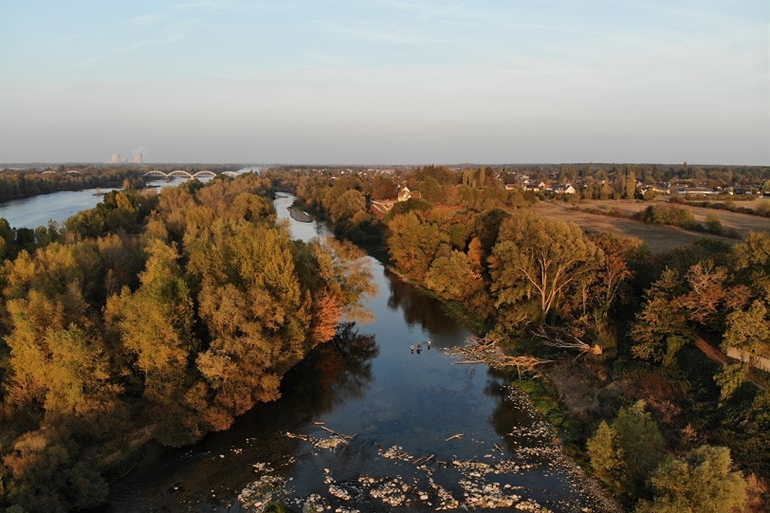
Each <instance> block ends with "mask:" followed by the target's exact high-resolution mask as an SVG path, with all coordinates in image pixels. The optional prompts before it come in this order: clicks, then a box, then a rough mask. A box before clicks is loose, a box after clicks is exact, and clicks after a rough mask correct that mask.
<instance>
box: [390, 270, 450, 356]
mask: <svg viewBox="0 0 770 513" xmlns="http://www.w3.org/2000/svg"><path fill="white" fill-rule="evenodd" d="M385 276H386V277H387V279H388V285H389V288H390V296H389V297H388V307H389V308H391V309H392V310H397V309H399V308H400V309H401V311H402V312H404V320H405V321H406V324H407V325H409V326H414V325H415V324H419V325H420V326H421V327H423V328H424V329H426V330H427V331H429V332H430V333H431V334H433V335H434V336H436V337H441V338H442V339H446V341H450V340H451V342H452V344H449V345H455V344H456V343H458V342H460V341H462V339H463V338H464V337H465V335H464V333H465V332H464V330H463V329H462V328H461V327H460V325H459V324H458V323H457V322H455V321H453V320H451V319H449V318H448V317H447V314H446V313H445V312H444V310H443V308H442V306H441V302H440V301H437V300H435V299H433V298H432V297H430V296H427V295H425V294H422V293H420V292H419V291H418V290H417V289H415V288H414V287H413V286H411V285H409V284H407V283H404V282H402V281H401V280H399V279H398V278H396V277H395V276H393V274H391V273H388V272H386V273H385ZM437 342H438V341H437Z"/></svg>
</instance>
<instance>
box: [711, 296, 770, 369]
mask: <svg viewBox="0 0 770 513" xmlns="http://www.w3.org/2000/svg"><path fill="white" fill-rule="evenodd" d="M722 348H723V349H724V350H729V349H733V348H734V349H738V350H739V351H741V352H743V353H745V354H747V355H748V356H749V357H750V358H753V357H757V356H767V355H768V354H770V315H768V311H767V308H766V306H765V303H764V301H762V300H759V299H758V300H755V301H753V302H752V303H751V306H750V307H749V309H748V310H746V311H743V310H736V311H734V312H732V313H731V314H730V315H728V316H727V331H725V335H724V339H723V341H722Z"/></svg>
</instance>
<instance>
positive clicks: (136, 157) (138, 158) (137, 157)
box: [134, 153, 144, 164]
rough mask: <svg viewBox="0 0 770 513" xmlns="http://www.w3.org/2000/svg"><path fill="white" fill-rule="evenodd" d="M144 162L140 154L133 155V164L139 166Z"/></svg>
mask: <svg viewBox="0 0 770 513" xmlns="http://www.w3.org/2000/svg"><path fill="white" fill-rule="evenodd" d="M143 162H144V159H143V157H142V154H141V153H134V164H141V163H143Z"/></svg>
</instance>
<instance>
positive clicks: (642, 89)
mask: <svg viewBox="0 0 770 513" xmlns="http://www.w3.org/2000/svg"><path fill="white" fill-rule="evenodd" d="M132 152H141V153H143V156H144V160H145V162H157V163H164V162H175V163H176V162H205V163H219V162H222V163H224V162H228V163H236V162H237V163H263V164H268V163H283V164H360V165H367V164H368V165H389V164H390V165H417V164H456V163H464V162H473V163H479V164H481V163H484V164H502V163H520V164H524V163H572V162H614V163H683V162H688V163H690V164H724V165H765V166H767V165H770V2H768V0H729V1H718V0H662V1H658V0H644V1H641V0H624V1H617V0H580V1H578V0H415V1H407V0H272V1H261V0H221V1H220V0H190V1H187V0H179V1H163V0H161V1H158V0H152V1H149V0H131V1H114V0H91V1H83V0H67V1H66V2H63V1H61V0H0V163H6V164H8V163H23V162H57V163H58V162H106V161H107V160H109V158H110V155H111V154H113V153H119V154H120V155H121V158H122V159H129V160H130V159H131V155H132Z"/></svg>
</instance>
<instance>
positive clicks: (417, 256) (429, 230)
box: [388, 212, 448, 281]
mask: <svg viewBox="0 0 770 513" xmlns="http://www.w3.org/2000/svg"><path fill="white" fill-rule="evenodd" d="M388 228H389V230H390V232H391V235H390V236H389V237H388V249H389V250H390V256H391V258H392V259H393V261H394V262H395V263H396V266H397V267H398V268H399V269H400V270H401V271H402V272H404V273H405V274H406V275H407V276H408V277H409V278H412V279H414V280H418V281H421V280H422V279H423V278H424V277H425V273H427V272H428V269H429V268H430V265H431V263H432V262H433V259H434V257H435V255H436V251H438V248H439V245H440V244H441V243H442V242H448V237H447V235H446V234H442V233H441V232H440V231H439V229H438V227H437V226H436V225H435V224H433V223H423V222H421V221H420V220H419V218H418V217H417V215H416V214H415V213H414V212H409V213H408V214H406V215H398V216H396V217H394V218H393V219H392V220H391V221H390V223H389V224H388Z"/></svg>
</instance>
